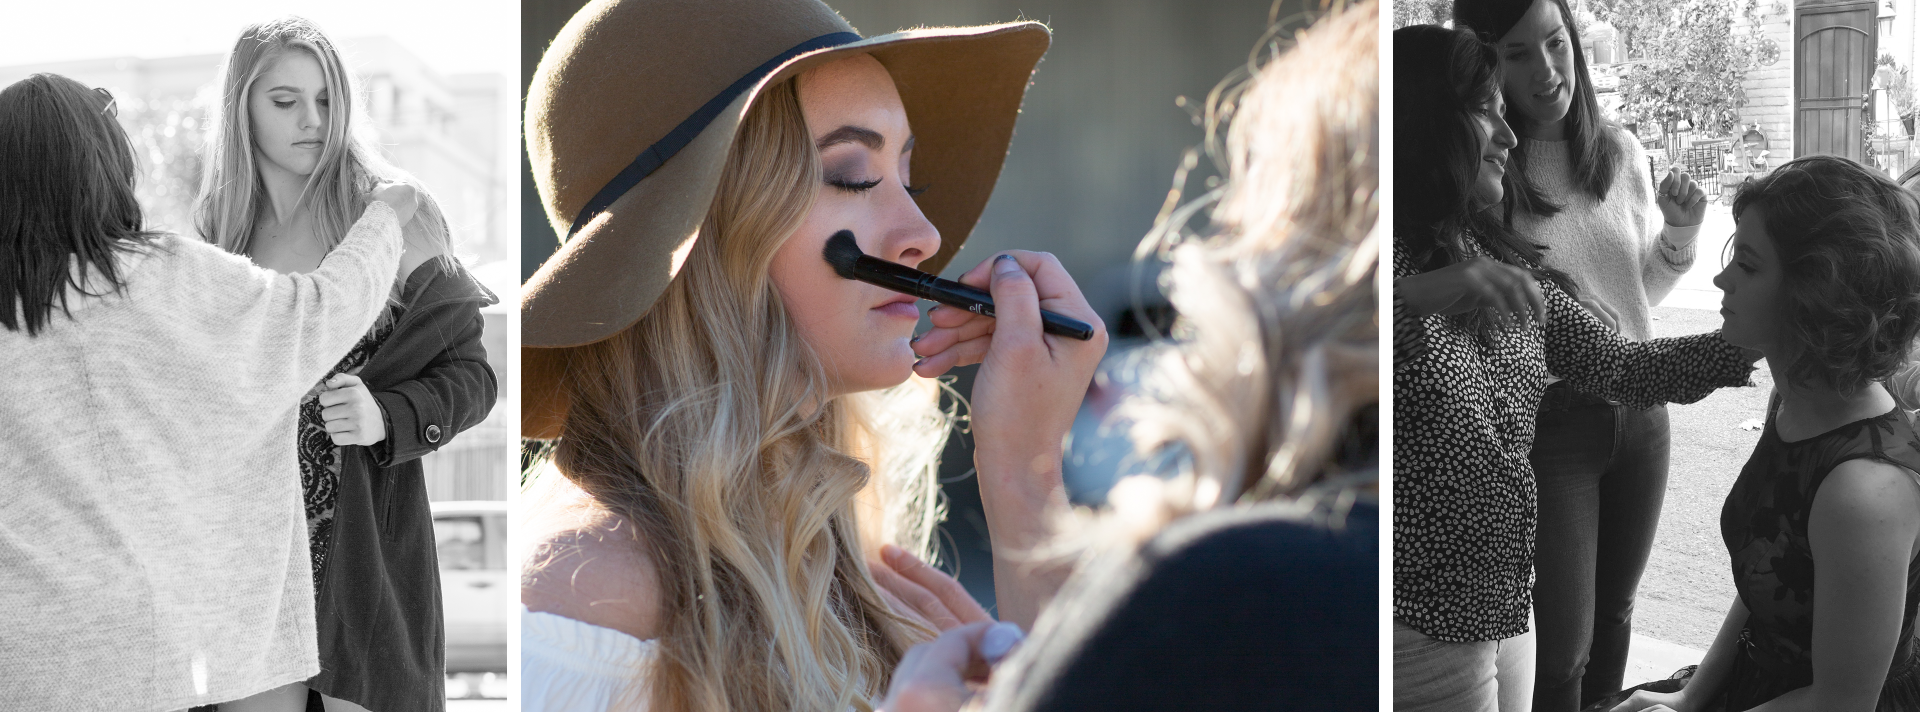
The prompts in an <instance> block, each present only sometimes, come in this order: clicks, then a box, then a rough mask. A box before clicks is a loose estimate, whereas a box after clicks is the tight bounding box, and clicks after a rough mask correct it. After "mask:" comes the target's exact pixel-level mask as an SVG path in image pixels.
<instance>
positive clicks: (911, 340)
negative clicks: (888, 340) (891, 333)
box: [907, 334, 926, 344]
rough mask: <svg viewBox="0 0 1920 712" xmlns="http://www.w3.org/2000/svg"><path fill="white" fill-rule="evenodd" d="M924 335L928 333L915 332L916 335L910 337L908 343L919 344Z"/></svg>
mask: <svg viewBox="0 0 1920 712" xmlns="http://www.w3.org/2000/svg"><path fill="white" fill-rule="evenodd" d="M922 336H926V334H914V335H913V338H912V339H909V340H908V341H907V343H909V344H917V343H920V337H922Z"/></svg>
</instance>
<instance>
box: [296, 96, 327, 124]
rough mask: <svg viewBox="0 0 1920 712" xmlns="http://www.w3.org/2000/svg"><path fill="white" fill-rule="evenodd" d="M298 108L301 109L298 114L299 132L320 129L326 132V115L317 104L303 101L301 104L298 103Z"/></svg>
mask: <svg viewBox="0 0 1920 712" xmlns="http://www.w3.org/2000/svg"><path fill="white" fill-rule="evenodd" d="M300 106H301V109H302V110H301V112H300V129H301V130H303V131H304V130H307V129H320V130H322V131H325V130H326V128H327V113H326V111H325V110H323V109H321V108H320V103H319V102H316V101H303V102H300Z"/></svg>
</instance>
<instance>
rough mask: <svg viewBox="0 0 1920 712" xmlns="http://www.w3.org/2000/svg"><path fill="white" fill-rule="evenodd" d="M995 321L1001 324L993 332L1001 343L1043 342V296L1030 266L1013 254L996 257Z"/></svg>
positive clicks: (993, 289) (1021, 344) (1018, 344)
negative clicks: (1030, 270)
mask: <svg viewBox="0 0 1920 712" xmlns="http://www.w3.org/2000/svg"><path fill="white" fill-rule="evenodd" d="M992 268H993V276H992V279H993V283H992V284H991V285H989V287H988V288H989V291H991V292H993V311H994V318H995V319H998V320H999V321H1000V323H999V324H998V325H996V326H995V328H994V333H995V334H997V335H999V336H1000V337H1001V338H1000V342H1001V343H1003V344H1006V345H1009V346H1012V347H1016V348H1018V347H1022V346H1028V347H1030V346H1033V345H1037V344H1039V343H1040V342H1041V340H1040V335H1041V332H1040V293H1039V292H1038V291H1037V289H1036V288H1035V286H1034V281H1033V277H1032V276H1031V275H1029V274H1028V273H1027V269H1028V268H1027V267H1026V266H1025V265H1023V264H1021V263H1020V260H1019V258H1017V257H1015V256H1013V255H1012V254H1003V255H999V256H996V257H994V258H993V265H992Z"/></svg>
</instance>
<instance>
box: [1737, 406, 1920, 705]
mask: <svg viewBox="0 0 1920 712" xmlns="http://www.w3.org/2000/svg"><path fill="white" fill-rule="evenodd" d="M1862 458H1865V459H1871V460H1877V461H1880V462H1885V463H1889V464H1893V465H1897V466H1899V467H1902V468H1905V469H1906V470H1907V471H1909V472H1910V473H1920V435H1916V434H1915V432H1914V426H1913V421H1912V419H1911V418H1909V417H1908V415H1907V414H1906V412H1905V411H1902V410H1900V409H1899V408H1897V407H1896V408H1894V409H1893V410H1892V411H1891V412H1888V413H1887V414H1885V415H1882V416H1879V417H1877V418H1869V419H1866V420H1859V421H1855V422H1852V423H1848V424H1846V425H1843V426H1841V427H1839V428H1835V429H1833V430H1830V431H1828V432H1826V433H1822V434H1820V435H1818V436H1815V437H1812V438H1808V439H1806V440H1801V441H1799V442H1791V443H1789V442H1785V441H1782V440H1781V439H1780V436H1779V433H1778V431H1776V430H1775V429H1774V417H1773V414H1772V413H1771V412H1770V413H1769V414H1768V417H1767V425H1766V431H1765V432H1764V433H1762V434H1761V436H1760V443H1759V444H1758V445H1756V446H1754V449H1753V456H1752V457H1750V458H1748V459H1747V464H1746V466H1745V467H1743V468H1741V470H1740V478H1739V479H1738V480H1736V481H1735V482H1734V484H1733V490H1732V491H1731V492H1729V493H1728V494H1727V501H1726V504H1725V505H1724V506H1723V507H1722V508H1721V510H1720V535H1721V537H1722V538H1723V539H1724V540H1725V541H1726V544H1727V550H1728V551H1729V552H1731V554H1732V556H1733V582H1734V586H1735V588H1737V589H1738V590H1739V593H1740V600H1741V601H1742V602H1743V603H1745V604H1746V607H1747V627H1746V630H1745V631H1744V632H1743V633H1742V635H1741V651H1740V653H1741V654H1740V655H1738V656H1736V657H1735V663H1734V670H1733V674H1732V675H1731V676H1730V677H1729V679H1728V684H1727V685H1726V686H1725V687H1724V688H1723V689H1722V692H1721V694H1720V695H1719V699H1718V700H1715V703H1714V704H1710V705H1708V708H1709V709H1715V710H1721V709H1724V710H1745V709H1749V708H1752V707H1754V706H1755V705H1758V704H1760V703H1762V702H1766V701H1767V700H1770V699H1773V698H1775V697H1778V696H1780V695H1781V694H1783V693H1785V692H1787V691H1790V690H1794V689H1797V688H1801V687H1806V686H1808V685H1811V684H1813V604H1814V591H1813V567H1814V561H1813V545H1812V543H1811V542H1810V541H1809V540H1808V538H1807V524H1808V519H1809V518H1810V517H1811V515H1812V513H1813V498H1814V495H1815V494H1816V493H1818V492H1819V489H1820V484H1821V483H1822V482H1824V481H1825V480H1826V478H1827V475H1828V474H1829V473H1831V472H1833V469H1834V467H1836V466H1838V465H1840V464H1841V463H1844V462H1847V461H1849V460H1855V459H1862ZM1917 476H1920V475H1917ZM1914 516H1920V512H1916V513H1914ZM1916 605H1920V559H1916V560H1915V561H1913V562H1910V563H1909V564H1908V566H1907V598H1906V608H1905V611H1906V612H1905V614H1904V615H1902V616H1901V619H1900V637H1899V640H1900V641H1901V642H1900V647H1899V648H1898V649H1897V650H1895V651H1894V659H1893V666H1892V669H1891V670H1890V671H1889V675H1888V679H1887V683H1886V686H1885V687H1883V688H1882V689H1881V696H1880V704H1879V706H1878V707H1877V709H1878V710H1880V711H1881V712H1891V711H1892V710H1920V665H1916V663H1917V662H1920V661H1917V660H1916V658H1917V657H1920V656H1917V655H1916V651H1915V649H1914V625H1913V623H1914V614H1915V606H1916Z"/></svg>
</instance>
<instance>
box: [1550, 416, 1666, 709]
mask: <svg viewBox="0 0 1920 712" xmlns="http://www.w3.org/2000/svg"><path fill="white" fill-rule="evenodd" d="M1536 424H1537V425H1538V433H1537V435H1536V436H1535V439H1534V443H1533V454H1532V460H1533V470H1534V476H1535V478H1536V480H1537V482H1538V483H1539V484H1538V487H1539V499H1540V508H1539V529H1538V531H1537V533H1536V534H1535V536H1534V556H1533V568H1534V586H1533V615H1534V620H1535V625H1536V626H1537V628H1536V630H1537V631H1538V633H1539V635H1538V640H1537V644H1538V646H1539V647H1538V649H1539V653H1538V656H1539V657H1538V671H1537V673H1536V675H1535V679H1534V688H1533V689H1534V693H1533V709H1534V712H1575V710H1579V709H1580V708H1581V707H1583V706H1585V704H1586V703H1589V702H1592V701H1594V700H1597V699H1600V698H1602V697H1605V696H1607V695H1610V694H1613V693H1614V692H1615V691H1617V690H1619V689H1620V685H1621V677H1622V676H1623V675H1624V674H1625V672H1626V666H1627V645H1628V643H1629V641H1630V640H1631V638H1632V637H1633V597H1634V591H1635V590H1636V589H1638V588H1639V586H1640V574H1641V573H1642V572H1644V571H1645V570H1646V568H1647V557H1648V556H1649V555H1650V554H1651V553H1652V551H1653V534H1654V529H1655V528H1657V527H1658V526H1659V524H1660V504H1661V501H1662V500H1663V499H1664V498H1665V496H1666V489H1667V447H1668V433H1667V409H1666V406H1654V407H1652V408H1649V409H1647V410H1638V409H1634V408H1628V407H1626V406H1617V405H1610V404H1608V403H1607V402H1606V401H1603V400H1600V399H1598V398H1594V397H1592V396H1588V395H1586V394H1582V393H1579V392H1578V391H1574V390H1573V389H1572V388H1571V387H1569V386H1568V384H1566V383H1565V382H1561V383H1555V384H1554V385H1553V386H1552V387H1551V388H1549V389H1548V390H1547V395H1546V397H1545V398H1543V399H1542V400H1541V407H1540V413H1539V417H1538V419H1537V420H1536Z"/></svg>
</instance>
